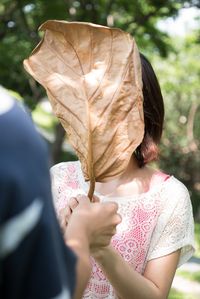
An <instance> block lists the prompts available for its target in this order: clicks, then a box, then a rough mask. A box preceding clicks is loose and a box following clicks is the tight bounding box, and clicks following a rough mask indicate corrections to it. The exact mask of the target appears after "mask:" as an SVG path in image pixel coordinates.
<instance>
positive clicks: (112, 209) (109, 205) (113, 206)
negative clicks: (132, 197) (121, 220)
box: [103, 201, 118, 213]
mask: <svg viewBox="0 0 200 299" xmlns="http://www.w3.org/2000/svg"><path fill="white" fill-rule="evenodd" d="M103 204H104V205H105V206H106V208H107V209H108V211H110V212H112V213H116V212H117V210H118V204H117V203H116V202H114V201H109V202H104V203H103Z"/></svg>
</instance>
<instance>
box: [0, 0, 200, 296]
mask: <svg viewBox="0 0 200 299" xmlns="http://www.w3.org/2000/svg"><path fill="white" fill-rule="evenodd" d="M48 19H63V20H68V21H86V22H94V23H98V24H102V25H107V26H111V27H113V26H114V27H120V28H122V29H123V30H125V31H128V32H130V33H131V34H132V35H133V36H134V38H135V40H136V42H137V44H138V46H139V49H140V51H141V52H142V53H144V54H145V55H146V56H147V57H148V58H149V60H150V61H151V62H152V64H153V67H154V69H155V71H156V73H157V75H158V78H159V81H160V84H161V88H162V92H163V95H164V100H165V107H166V108H165V110H166V117H165V128H164V134H163V138H162V143H161V147H160V149H161V155H160V161H159V162H158V166H159V167H160V168H161V169H163V170H164V171H165V172H167V173H170V174H173V175H174V176H176V177H177V178H178V179H180V180H181V181H183V182H184V183H185V184H186V186H187V187H188V189H189V191H190V194H191V199H192V204H193V211H194V216H195V222H196V224H195V231H196V247H197V251H196V253H195V256H194V257H193V259H192V260H191V261H190V263H188V264H186V266H184V267H182V268H181V269H180V270H178V272H177V275H176V277H175V280H174V284H173V288H172V290H171V293H170V296H169V298H170V299H172V298H174V299H175V298H176V299H178V298H181V299H184V298H185V299H194V298H200V86H199V85H200V84H199V83H200V1H198V0H191V1H181V0H179V1H171V0H167V1H165V0H163V1H157V0H135V1H131V0H121V1H120V0H118V1H112V0H108V1H106V0H101V1H94V0H90V1H89V0H80V1H78V0H77V1H73V0H71V1H70V0H69V1H68V0H57V1H49V0H34V1H28V0H1V2H0V85H2V86H4V87H5V88H7V89H8V90H9V91H10V93H11V94H12V95H13V96H14V97H15V98H16V99H17V100H19V101H20V102H22V103H23V105H24V106H25V107H26V108H27V110H28V111H29V112H30V114H31V115H32V118H33V121H34V122H35V124H36V126H37V129H38V130H39V132H40V133H41V135H42V136H43V137H44V139H45V140H46V142H47V144H48V146H49V151H50V156H51V163H52V164H54V163H57V162H59V161H67V160H74V159H76V156H75V154H74V153H73V150H72V148H71V147H70V145H69V144H68V142H67V136H65V133H64V131H63V129H62V128H61V126H60V125H59V123H58V122H57V120H56V118H55V117H54V116H53V115H52V111H51V107H50V104H49V102H48V99H47V98H46V95H45V92H44V90H43V89H42V88H41V87H40V86H39V85H38V84H37V83H36V82H35V81H34V80H33V79H32V78H30V77H29V76H28V75H27V74H26V73H25V71H24V70H23V66H22V61H23V59H24V58H26V57H28V55H29V54H30V53H31V50H32V49H33V48H34V47H35V45H36V44H37V43H38V41H39V40H40V38H41V34H39V33H38V31H37V29H38V27H39V25H40V24H41V23H42V22H44V21H46V20H48Z"/></svg>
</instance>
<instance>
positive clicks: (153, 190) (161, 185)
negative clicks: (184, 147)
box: [77, 161, 174, 201]
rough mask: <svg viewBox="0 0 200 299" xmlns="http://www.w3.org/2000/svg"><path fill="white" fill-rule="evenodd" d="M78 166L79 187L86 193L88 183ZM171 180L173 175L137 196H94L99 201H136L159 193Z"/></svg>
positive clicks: (95, 193) (99, 194)
mask: <svg viewBox="0 0 200 299" xmlns="http://www.w3.org/2000/svg"><path fill="white" fill-rule="evenodd" d="M77 162H78V163H77V164H79V165H78V167H77V172H78V176H79V179H80V183H81V187H82V188H83V190H84V191H85V192H86V193H87V191H88V189H89V184H88V182H85V180H84V176H83V173H82V171H81V164H80V161H77ZM172 179H174V176H173V175H169V177H168V178H167V179H166V180H164V181H163V182H161V183H159V184H157V185H156V186H154V187H152V188H150V189H149V190H148V191H146V192H142V193H138V194H130V195H125V196H108V195H103V194H101V193H100V192H97V191H94V195H96V196H98V197H100V198H101V199H106V198H107V199H109V200H112V201H114V200H125V199H134V198H136V199H138V198H140V197H146V196H151V195H152V194H154V193H156V192H158V191H161V190H162V189H163V188H164V187H165V185H166V184H168V183H169V181H171V180H172Z"/></svg>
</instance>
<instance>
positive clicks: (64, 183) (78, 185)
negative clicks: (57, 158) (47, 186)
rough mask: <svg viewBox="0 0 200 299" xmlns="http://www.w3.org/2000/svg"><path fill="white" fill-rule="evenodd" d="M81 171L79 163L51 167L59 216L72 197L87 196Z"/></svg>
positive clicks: (54, 199) (55, 204)
mask: <svg viewBox="0 0 200 299" xmlns="http://www.w3.org/2000/svg"><path fill="white" fill-rule="evenodd" d="M80 169H81V168H80V162H79V161H73V162H62V163H59V164H56V165H54V166H53V167H51V169H50V173H51V188H52V195H53V202H54V206H55V209H56V213H57V215H59V213H60V211H61V209H63V208H64V207H65V206H66V204H67V203H68V201H69V199H70V197H73V196H76V195H77V194H85V192H84V191H83V188H82V177H81V170H80Z"/></svg>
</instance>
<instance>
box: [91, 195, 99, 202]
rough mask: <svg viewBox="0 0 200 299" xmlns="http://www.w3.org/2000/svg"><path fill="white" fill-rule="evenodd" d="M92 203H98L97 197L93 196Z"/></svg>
mask: <svg viewBox="0 0 200 299" xmlns="http://www.w3.org/2000/svg"><path fill="white" fill-rule="evenodd" d="M92 202H100V199H99V197H98V196H96V195H93V197H92Z"/></svg>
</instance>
